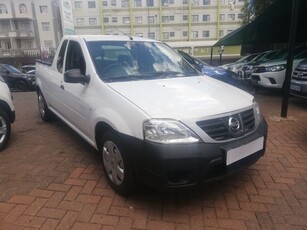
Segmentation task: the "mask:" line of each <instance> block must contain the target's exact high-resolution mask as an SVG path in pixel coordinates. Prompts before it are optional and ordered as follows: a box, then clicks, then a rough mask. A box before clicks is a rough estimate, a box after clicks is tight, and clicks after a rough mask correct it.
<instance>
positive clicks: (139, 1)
mask: <svg viewBox="0 0 307 230" xmlns="http://www.w3.org/2000/svg"><path fill="white" fill-rule="evenodd" d="M134 7H142V0H134Z"/></svg>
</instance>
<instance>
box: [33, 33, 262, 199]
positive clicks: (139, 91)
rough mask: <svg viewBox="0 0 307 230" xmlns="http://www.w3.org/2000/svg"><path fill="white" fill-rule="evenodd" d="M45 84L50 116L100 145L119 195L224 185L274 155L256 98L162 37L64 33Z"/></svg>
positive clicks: (42, 72)
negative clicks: (196, 64)
mask: <svg viewBox="0 0 307 230" xmlns="http://www.w3.org/2000/svg"><path fill="white" fill-rule="evenodd" d="M36 83H37V84H36V87H37V94H38V105H39V111H40V115H41V117H42V119H43V120H44V121H48V120H50V119H52V116H53V115H56V116H57V117H59V118H60V119H61V120H63V121H64V122H65V123H66V124H67V125H69V126H70V127H71V128H72V129H73V130H75V131H76V132H77V133H78V134H79V135H81V136H82V137H83V138H84V139H85V140H86V141H88V142H89V143H90V144H91V145H92V146H93V147H95V148H96V149H97V150H98V151H99V152H100V154H101V158H102V163H103V166H104V167H103V169H104V172H105V175H106V177H107V180H108V181H109V183H110V185H111V187H112V188H113V189H114V190H115V191H117V192H118V193H119V194H127V193H130V192H132V191H133V189H134V188H135V184H136V182H141V183H143V184H147V185H150V186H152V187H157V188H161V187H162V188H165V187H167V188H175V187H187V186H193V185H196V184H200V183H203V182H205V181H208V180H213V179H218V178H220V177H222V176H226V175H227V174H229V173H232V172H234V171H237V170H238V169H240V168H244V167H247V166H248V165H251V164H253V163H255V162H256V161H257V160H258V159H259V158H261V156H263V154H264V152H265V143H266V137H267V124H266V121H265V119H264V118H263V117H262V115H261V113H260V110H259V106H258V104H257V103H256V102H255V100H254V97H253V96H252V95H250V94H248V93H246V92H244V91H242V90H240V89H238V88H235V87H233V86H231V85H229V84H226V83H223V82H221V81H218V80H215V79H213V78H210V77H207V76H204V75H202V74H200V73H199V71H197V70H196V69H194V68H193V67H192V66H191V65H190V64H189V63H188V62H187V61H185V59H184V58H183V57H181V56H180V55H179V54H178V53H177V52H176V51H175V50H173V49H172V48H170V47H169V46H167V45H166V44H164V43H162V42H160V41H154V40H150V39H144V38H140V37H130V36H111V35H97V36H94V35H93V36H90V35H74V36H64V37H63V39H62V42H61V44H60V46H59V48H58V51H57V53H56V55H55V57H54V60H53V63H46V62H37V65H36Z"/></svg>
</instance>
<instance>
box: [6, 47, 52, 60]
mask: <svg viewBox="0 0 307 230" xmlns="http://www.w3.org/2000/svg"><path fill="white" fill-rule="evenodd" d="M54 53H55V49H54V48H52V49H49V50H41V49H0V58H1V57H5V58H10V57H11V58H13V57H33V58H41V59H46V58H48V57H50V56H54Z"/></svg>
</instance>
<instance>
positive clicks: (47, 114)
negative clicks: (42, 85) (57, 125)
mask: <svg viewBox="0 0 307 230" xmlns="http://www.w3.org/2000/svg"><path fill="white" fill-rule="evenodd" d="M38 110H39V113H40V115H41V118H42V120H43V121H52V120H53V118H54V115H53V113H52V112H51V111H50V110H49V108H48V106H47V103H46V101H45V98H44V96H43V94H42V92H41V91H39V92H38Z"/></svg>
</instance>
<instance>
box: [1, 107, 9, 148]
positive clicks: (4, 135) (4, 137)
mask: <svg viewBox="0 0 307 230" xmlns="http://www.w3.org/2000/svg"><path fill="white" fill-rule="evenodd" d="M10 135H11V121H10V119H9V117H8V115H7V113H5V112H4V111H3V110H2V109H0V151H1V150H2V149H4V147H5V145H6V143H7V142H8V140H9V138H10Z"/></svg>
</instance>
